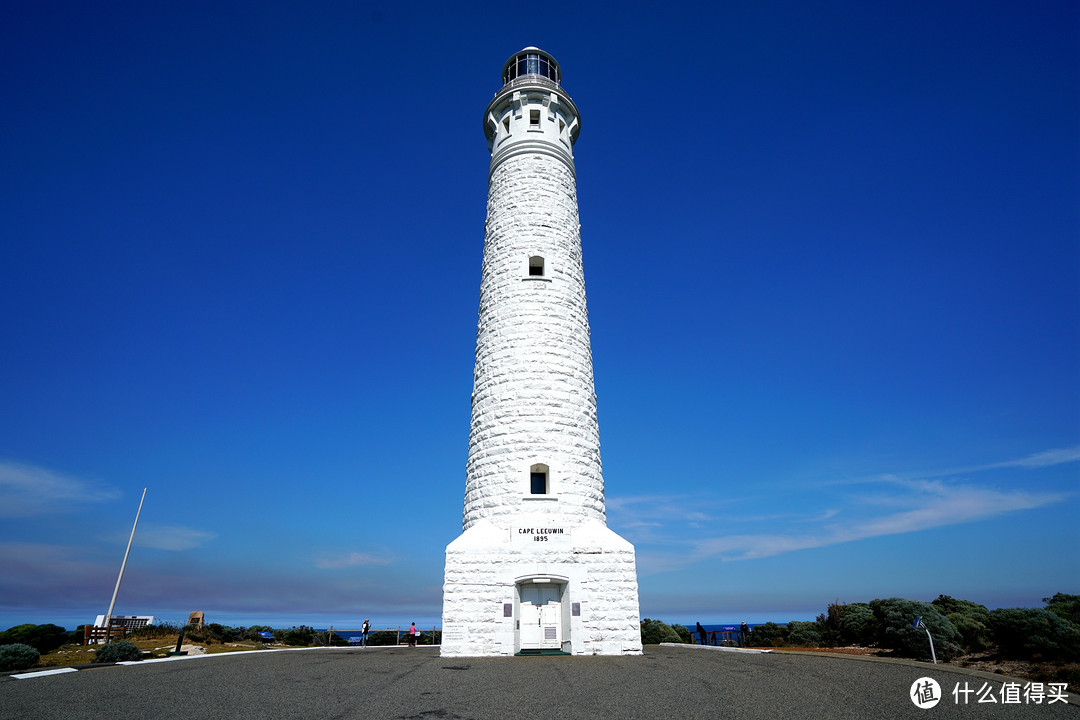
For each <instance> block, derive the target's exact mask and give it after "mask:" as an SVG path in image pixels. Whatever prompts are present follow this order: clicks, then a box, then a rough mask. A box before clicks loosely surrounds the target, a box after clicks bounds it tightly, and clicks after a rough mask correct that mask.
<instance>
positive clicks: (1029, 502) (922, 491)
mask: <svg viewBox="0 0 1080 720" xmlns="http://www.w3.org/2000/svg"><path fill="white" fill-rule="evenodd" d="M901 484H902V485H903V486H904V487H905V488H906V489H907V490H908V491H909V493H908V494H907V495H906V496H905V497H904V498H892V499H893V500H895V501H897V502H902V503H904V504H906V505H907V506H908V508H907V509H905V510H902V511H900V512H894V513H888V514H885V515H880V516H874V517H861V518H856V517H853V518H852V519H851V520H850V521H849V522H847V523H840V522H837V523H831V524H829V525H824V526H822V527H821V528H820V529H819V531H818V532H809V533H804V534H784V533H777V534H757V535H750V534H747V535H727V536H722V537H715V538H707V539H703V540H697V541H695V542H694V543H693V545H694V552H693V553H692V554H691V556H692V557H693V558H696V559H702V558H707V557H719V558H721V559H723V560H748V559H752V558H764V557H770V556H772V555H779V554H781V553H785V552H791V551H793V550H806V549H809V548H816V547H823V546H826V545H836V544H838V543H845V542H853V541H856V540H865V539H867V538H872V537H880V536H883V535H899V534H903V533H910V532H918V531H920V530H928V529H930V528H936V527H944V526H947V525H957V524H960V523H966V522H974V521H977V520H984V519H987V518H991V517H995V516H998V515H1002V514H1004V513H1007V512H1015V511H1019V510H1030V509H1033V508H1037V507H1042V506H1045V505H1050V504H1052V503H1055V502H1059V501H1061V500H1062V499H1064V497H1065V496H1064V494H1061V493H1030V492H1024V491H1001V490H995V489H989V488H981V487H977V486H974V485H948V484H945V483H942V482H937V481H913V482H903V483H901ZM856 514H857V513H854V512H853V513H849V515H856ZM834 517H835V516H834Z"/></svg>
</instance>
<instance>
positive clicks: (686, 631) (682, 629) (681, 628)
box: [671, 625, 691, 643]
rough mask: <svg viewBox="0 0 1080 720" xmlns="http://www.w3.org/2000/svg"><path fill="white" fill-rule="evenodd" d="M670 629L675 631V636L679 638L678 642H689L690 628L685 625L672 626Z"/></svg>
mask: <svg viewBox="0 0 1080 720" xmlns="http://www.w3.org/2000/svg"><path fill="white" fill-rule="evenodd" d="M671 629H672V630H674V631H675V634H676V635H678V636H679V640H680V641H682V642H684V643H689V642H690V638H691V635H690V628H688V627H686V626H685V625H672V626H671Z"/></svg>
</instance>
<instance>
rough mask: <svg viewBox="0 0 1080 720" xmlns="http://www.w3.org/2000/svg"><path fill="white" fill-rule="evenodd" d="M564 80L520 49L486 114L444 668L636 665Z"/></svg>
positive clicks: (574, 131) (554, 67)
mask: <svg viewBox="0 0 1080 720" xmlns="http://www.w3.org/2000/svg"><path fill="white" fill-rule="evenodd" d="M561 77H562V75H561V73H560V71H559V68H558V63H556V62H555V59H554V58H552V57H551V56H550V55H548V54H547V53H545V52H543V51H542V50H539V49H537V48H526V49H525V50H523V51H521V53H518V54H517V55H515V56H514V57H511V59H510V60H508V61H507V63H506V65H504V66H503V78H504V86H503V88H502V90H500V91H499V92H497V93H496V94H495V97H494V99H493V100H492V101H491V102H490V103H489V104H488V107H487V109H486V110H485V111H484V132H485V134H486V136H487V139H488V147H489V149H490V150H491V153H492V155H491V170H490V173H489V175H488V183H489V184H488V214H487V221H486V223H485V224H484V261H483V266H482V268H481V278H480V311H479V319H478V323H477V329H476V364H475V367H474V371H473V394H472V420H471V425H470V431H469V455H468V460H467V461H466V464H465V505H464V513H463V518H462V527H463V532H462V534H461V535H460V536H459V537H458V538H457V539H456V540H454V541H453V542H452V543H450V544H449V545H448V546H447V548H446V575H445V579H444V583H443V639H442V648H441V653H442V654H443V655H446V656H462V655H465V656H469V655H477V656H485V655H514V654H516V653H518V652H519V651H520V652H526V653H536V652H557V651H562V652H566V653H571V654H575V655H589V654H601V655H627V654H640V652H641V632H640V625H639V621H640V618H639V608H638V588H637V570H636V564H635V558H634V547H633V546H632V545H631V544H630V543H628V542H626V541H625V540H623V539H622V538H620V537H619V536H618V535H616V534H615V533H614V532H612V531H611V530H609V529H608V528H607V518H606V514H605V510H604V476H603V471H602V467H601V462H600V432H599V427H598V424H597V418H596V395H595V393H594V390H593V388H594V385H593V364H592V350H591V345H590V339H589V314H588V309H587V306H586V301H585V271H584V266H583V264H582V255H581V228H580V225H579V224H578V205H577V186H576V178H575V173H574V157H573V152H572V150H571V146H572V144H573V142H574V141H576V139H577V135H578V130H579V129H580V124H579V118H578V111H577V107H576V106H575V105H574V103H573V101H572V100H571V99H570V96H569V95H567V94H566V93H565V92H564V91H563V90H562V89H561V87H560V85H559V82H560V80H559V79H560V78H561Z"/></svg>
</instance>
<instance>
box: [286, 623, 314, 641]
mask: <svg viewBox="0 0 1080 720" xmlns="http://www.w3.org/2000/svg"><path fill="white" fill-rule="evenodd" d="M281 642H283V643H285V644H286V645H295V646H305V645H311V644H312V643H314V642H315V630H314V629H312V628H309V627H308V626H307V625H301V626H300V627H293V628H289V629H288V630H286V631H285V632H283V633H282V634H281Z"/></svg>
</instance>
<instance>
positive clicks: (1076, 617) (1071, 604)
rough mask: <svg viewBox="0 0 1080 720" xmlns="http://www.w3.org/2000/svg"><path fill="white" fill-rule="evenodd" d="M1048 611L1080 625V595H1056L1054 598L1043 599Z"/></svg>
mask: <svg viewBox="0 0 1080 720" xmlns="http://www.w3.org/2000/svg"><path fill="white" fill-rule="evenodd" d="M1043 602H1044V603H1046V609H1047V610H1049V611H1050V612H1052V613H1054V614H1055V615H1057V616H1058V617H1060V618H1063V619H1065V620H1068V621H1069V622H1071V623H1074V624H1076V625H1080V595H1066V594H1065V593H1054V596H1053V597H1048V598H1043Z"/></svg>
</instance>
